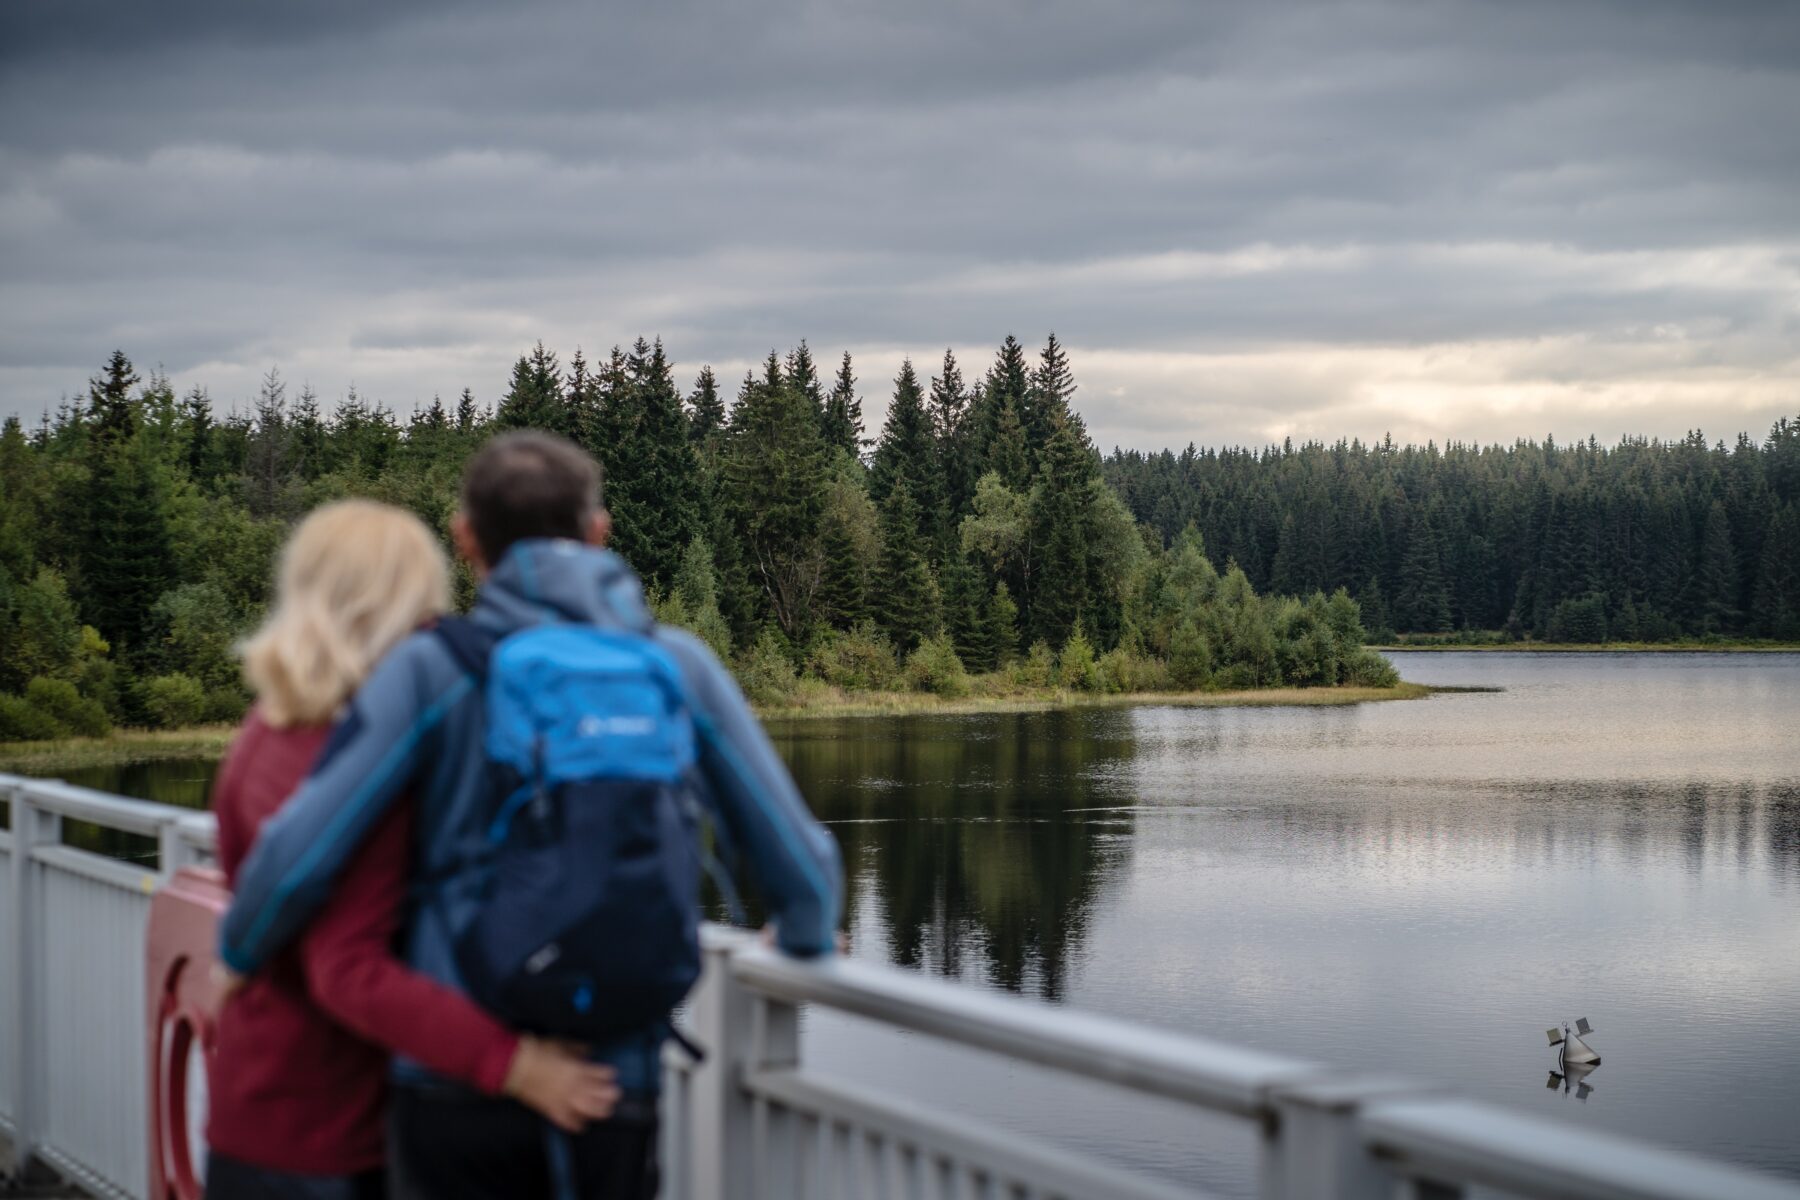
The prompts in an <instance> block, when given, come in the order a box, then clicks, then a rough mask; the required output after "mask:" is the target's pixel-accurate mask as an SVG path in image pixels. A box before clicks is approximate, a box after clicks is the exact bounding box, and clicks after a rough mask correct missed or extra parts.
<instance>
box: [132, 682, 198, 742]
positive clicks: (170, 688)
mask: <svg viewBox="0 0 1800 1200" xmlns="http://www.w3.org/2000/svg"><path fill="white" fill-rule="evenodd" d="M142 702H143V706H144V711H145V712H146V713H148V714H149V716H150V719H151V720H152V721H154V722H155V723H156V724H157V725H158V726H159V727H161V728H163V729H181V728H184V727H185V726H188V725H198V724H199V723H200V722H201V720H202V719H203V718H204V717H205V716H206V689H205V688H203V687H201V686H200V681H199V680H198V679H195V678H194V677H193V676H191V675H183V674H181V673H179V672H176V673H173V674H169V675H158V676H156V678H154V679H150V680H147V681H146V682H145V683H144V685H143V692H142Z"/></svg>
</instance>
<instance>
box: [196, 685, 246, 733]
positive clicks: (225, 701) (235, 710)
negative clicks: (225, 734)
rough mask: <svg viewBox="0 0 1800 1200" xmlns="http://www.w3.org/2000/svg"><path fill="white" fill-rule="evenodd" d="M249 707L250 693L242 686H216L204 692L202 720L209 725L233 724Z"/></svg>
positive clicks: (241, 717)
mask: <svg viewBox="0 0 1800 1200" xmlns="http://www.w3.org/2000/svg"><path fill="white" fill-rule="evenodd" d="M249 708H250V695H249V693H247V692H246V691H244V689H243V688H242V687H217V688H213V689H211V690H210V691H208V692H207V693H206V706H205V713H204V716H203V718H202V719H203V720H205V721H206V722H207V723H208V724H209V725H234V724H236V723H237V722H239V721H241V720H243V719H244V713H245V712H246V711H248V710H249Z"/></svg>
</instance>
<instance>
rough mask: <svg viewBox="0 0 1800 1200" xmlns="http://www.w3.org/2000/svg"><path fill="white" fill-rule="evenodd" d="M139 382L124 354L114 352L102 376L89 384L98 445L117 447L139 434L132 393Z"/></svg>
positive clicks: (90, 417)
mask: <svg viewBox="0 0 1800 1200" xmlns="http://www.w3.org/2000/svg"><path fill="white" fill-rule="evenodd" d="M138 382H139V380H138V376H137V372H136V371H134V370H132V367H131V360H130V359H129V358H126V357H125V352H124V351H123V350H114V351H113V352H112V357H111V358H109V359H107V361H106V366H105V368H104V369H103V370H102V371H101V373H100V374H99V375H96V376H95V377H94V378H93V379H91V380H89V381H88V414H87V415H88V427H89V429H90V430H91V431H92V434H93V439H94V443H95V444H96V445H98V446H110V445H114V444H116V443H118V442H122V441H124V440H125V439H127V438H129V437H130V436H131V435H132V434H133V433H134V432H136V429H137V417H136V415H135V414H134V413H133V411H132V404H131V389H132V388H134V387H136V386H137V384H138Z"/></svg>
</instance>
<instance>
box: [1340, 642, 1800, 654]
mask: <svg viewBox="0 0 1800 1200" xmlns="http://www.w3.org/2000/svg"><path fill="white" fill-rule="evenodd" d="M1369 649H1371V650H1403V651H1420V652H1424V653H1432V654H1436V653H1443V652H1448V651H1464V650H1475V651H1482V652H1499V653H1511V654H1618V653H1628V654H1695V653H1704V654H1793V653H1795V652H1797V651H1800V642H1757V641H1730V642H1702V641H1685V642H1467V643H1464V642H1395V643H1393V644H1390V645H1382V646H1370V647H1369Z"/></svg>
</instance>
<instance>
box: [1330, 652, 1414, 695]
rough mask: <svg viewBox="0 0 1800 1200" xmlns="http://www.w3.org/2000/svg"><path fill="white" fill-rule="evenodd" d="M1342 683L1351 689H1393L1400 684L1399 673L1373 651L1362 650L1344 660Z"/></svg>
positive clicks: (1391, 664) (1392, 665)
mask: <svg viewBox="0 0 1800 1200" xmlns="http://www.w3.org/2000/svg"><path fill="white" fill-rule="evenodd" d="M1344 682H1345V683H1346V684H1349V685H1350V686H1352V687H1393V686H1394V685H1395V684H1396V683H1399V682H1400V672H1399V671H1397V670H1395V669H1394V664H1393V663H1391V662H1389V661H1388V660H1387V659H1386V658H1383V657H1382V656H1381V655H1380V654H1378V653H1376V652H1375V651H1373V650H1363V651H1360V652H1359V653H1356V654H1352V655H1351V656H1350V657H1349V658H1348V659H1346V660H1345V662H1344Z"/></svg>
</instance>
